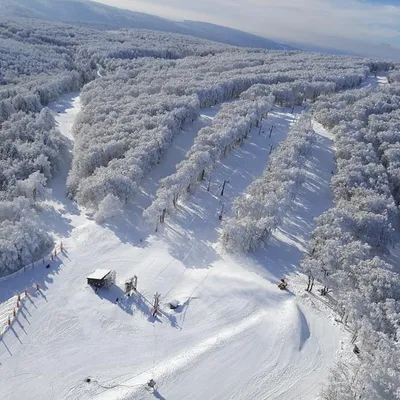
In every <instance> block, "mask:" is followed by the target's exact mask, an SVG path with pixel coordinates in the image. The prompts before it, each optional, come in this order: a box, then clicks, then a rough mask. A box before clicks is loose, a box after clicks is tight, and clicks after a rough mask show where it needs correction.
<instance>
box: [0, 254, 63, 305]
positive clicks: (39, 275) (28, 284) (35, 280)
mask: <svg viewBox="0 0 400 400" xmlns="http://www.w3.org/2000/svg"><path fill="white" fill-rule="evenodd" d="M48 264H50V268H46V265H48ZM62 266H64V264H63V262H62V260H61V259H60V258H58V257H56V258H55V259H54V260H53V261H48V260H45V262H44V264H43V262H42V261H39V262H36V263H35V266H34V267H33V268H32V267H29V268H26V269H25V272H23V269H22V270H21V272H19V273H18V274H17V275H14V276H12V277H10V278H9V279H5V280H4V281H2V282H0V303H2V302H4V301H6V300H8V299H10V298H11V297H12V296H14V295H16V294H23V293H24V290H25V289H27V290H28V292H29V293H30V296H29V297H28V301H29V300H30V299H31V298H32V297H33V298H35V297H36V296H38V293H37V291H36V284H39V287H40V290H41V291H42V294H43V292H45V291H46V290H47V287H48V285H49V284H51V283H52V282H53V276H55V275H57V274H58V273H59V271H60V270H61V268H62Z"/></svg>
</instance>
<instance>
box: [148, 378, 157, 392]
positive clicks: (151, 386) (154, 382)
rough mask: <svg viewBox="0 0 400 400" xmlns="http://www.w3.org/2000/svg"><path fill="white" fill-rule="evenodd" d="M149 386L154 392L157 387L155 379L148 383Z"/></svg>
mask: <svg viewBox="0 0 400 400" xmlns="http://www.w3.org/2000/svg"><path fill="white" fill-rule="evenodd" d="M147 386H148V387H149V388H151V389H153V390H154V388H155V386H156V381H155V380H154V379H153V378H151V379H150V380H149V381H148V382H147Z"/></svg>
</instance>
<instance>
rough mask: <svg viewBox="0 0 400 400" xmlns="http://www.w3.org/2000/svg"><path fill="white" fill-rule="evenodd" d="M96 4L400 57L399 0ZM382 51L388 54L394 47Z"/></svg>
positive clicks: (125, 0)
mask: <svg viewBox="0 0 400 400" xmlns="http://www.w3.org/2000/svg"><path fill="white" fill-rule="evenodd" d="M97 1H99V2H101V3H105V4H109V5H113V6H117V7H121V8H126V9H130V10H134V11H142V12H147V13H150V14H155V15H160V16H164V17H167V18H170V19H174V20H179V19H192V20H198V21H205V22H212V23H216V24H221V25H225V26H229V27H232V28H237V29H241V30H244V31H248V32H251V33H255V34H258V35H261V36H265V37H267V38H270V39H275V40H279V39H280V40H286V41H292V42H293V41H294V42H298V43H307V44H313V45H318V46H324V47H333V48H337V49H341V50H346V51H351V50H360V48H363V46H365V44H376V45H382V44H387V45H391V46H394V47H396V48H397V50H398V51H399V54H400V0H369V1H367V0H97ZM382 3H385V4H382ZM389 3H391V4H392V5H391V4H389ZM396 4H397V5H396ZM365 50H366V51H367V50H368V47H367V46H366V47H365ZM381 50H382V52H383V53H384V54H382V55H383V56H390V53H391V49H390V47H387V46H384V47H383V48H382V49H381Z"/></svg>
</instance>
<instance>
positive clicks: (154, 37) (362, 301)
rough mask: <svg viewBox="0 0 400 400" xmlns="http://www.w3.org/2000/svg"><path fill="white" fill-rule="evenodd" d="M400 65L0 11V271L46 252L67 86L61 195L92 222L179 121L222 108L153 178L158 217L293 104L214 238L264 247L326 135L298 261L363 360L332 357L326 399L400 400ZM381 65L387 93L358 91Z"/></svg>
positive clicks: (151, 211)
mask: <svg viewBox="0 0 400 400" xmlns="http://www.w3.org/2000/svg"><path fill="white" fill-rule="evenodd" d="M399 70H400V66H399V65H397V64H395V63H392V62H390V61H380V60H371V59H364V58H356V57H350V56H333V55H327V54H316V53H306V52H298V51H267V50H258V49H246V48H238V47H233V46H227V45H222V44H218V43H214V42H208V41H205V40H200V39H196V38H191V37H185V36H182V35H177V34H167V33H156V32H152V31H144V30H142V31H141V30H121V31H96V30H91V29H87V28H82V27H77V26H70V25H63V24H52V23H44V22H40V23H39V22H35V21H29V23H28V22H27V21H26V20H24V19H14V20H7V19H3V20H0V276H4V275H8V274H10V273H12V272H14V271H17V270H18V269H20V268H22V267H23V266H25V265H27V264H29V263H31V262H33V261H35V260H38V259H40V258H41V257H43V256H44V255H45V254H46V253H47V252H48V251H49V250H50V249H51V248H52V245H53V239H52V237H51V236H50V235H49V233H48V232H47V231H46V227H45V226H43V225H42V223H41V222H40V217H39V212H40V207H41V202H42V201H43V200H45V199H46V198H47V197H48V196H49V189H48V188H47V184H48V182H49V181H50V180H51V179H52V178H53V177H54V175H55V174H56V173H57V171H58V170H59V169H60V166H61V165H62V163H63V162H64V157H65V153H66V149H67V142H66V139H65V137H63V136H62V135H61V134H60V133H59V132H58V130H57V129H56V124H55V119H54V117H53V115H52V113H51V112H50V111H49V110H48V108H46V106H47V105H48V104H49V102H51V101H53V100H56V99H58V98H59V97H60V96H61V95H62V94H64V93H68V92H73V91H81V101H82V110H81V112H80V113H79V115H78V117H77V120H76V122H75V125H74V128H73V134H74V139H75V142H74V148H73V161H72V169H71V171H70V173H69V176H68V181H67V193H66V194H67V195H68V196H69V198H71V199H73V200H74V201H76V203H77V204H78V205H79V206H80V207H83V208H84V209H85V210H87V211H88V212H92V213H94V215H95V218H96V219H97V220H98V221H103V220H105V219H107V217H108V216H110V215H113V210H115V209H121V208H123V207H129V205H130V204H131V203H134V202H135V196H136V195H137V194H138V192H139V191H140V183H141V181H142V179H143V178H145V177H146V175H147V174H149V172H150V171H151V170H152V168H153V167H155V166H156V165H157V164H159V163H160V160H161V159H162V158H163V156H164V155H165V153H166V152H167V150H168V149H169V148H170V147H171V145H172V143H173V141H174V139H175V137H176V136H177V135H179V134H180V132H181V131H182V128H183V127H184V126H185V125H187V124H191V123H193V122H194V121H196V120H197V119H198V118H199V116H200V113H201V110H202V109H204V108H207V107H212V106H214V105H217V104H221V107H220V108H219V111H218V112H217V114H216V116H215V118H214V119H213V121H212V123H211V124H210V126H206V127H204V128H202V129H200V130H199V132H198V135H197V136H196V138H195V139H194V143H193V145H192V146H191V148H190V149H189V150H188V151H187V153H186V156H185V158H184V160H183V161H181V162H180V163H179V164H178V165H177V166H176V171H175V172H174V173H173V174H171V175H169V176H167V177H166V178H164V179H162V180H161V182H160V183H159V187H158V190H157V193H156V196H155V198H154V199H153V201H152V204H150V206H149V207H148V208H147V209H145V210H144V213H143V214H144V216H145V217H146V219H147V220H148V221H149V222H150V223H151V224H153V226H156V225H158V224H162V223H164V222H165V220H166V219H168V218H169V216H171V215H172V214H173V213H174V211H175V209H176V208H177V207H178V206H179V203H183V202H185V201H186V200H187V198H188V196H190V195H191V194H193V193H194V192H195V191H196V189H197V188H198V186H199V185H201V183H202V182H203V181H205V180H206V181H207V180H208V179H209V177H210V175H211V173H212V171H213V169H214V168H215V167H216V165H217V163H218V162H219V161H220V160H222V159H223V158H224V157H226V156H227V155H228V154H229V153H230V152H232V151H233V150H234V149H235V148H237V147H239V146H242V145H243V143H244V142H245V141H246V140H247V138H248V135H249V132H250V131H251V129H253V128H255V127H257V128H258V127H260V130H261V124H262V121H263V119H265V118H267V117H268V113H270V112H271V110H273V108H274V107H275V106H277V105H278V106H280V107H286V108H288V109H293V108H294V107H295V106H301V107H303V110H304V113H303V114H302V115H301V116H300V117H299V118H298V120H297V121H296V122H295V123H294V124H293V125H292V127H291V129H290V130H289V133H288V135H287V137H286V139H285V140H284V141H283V142H282V143H281V144H280V145H279V146H278V147H277V148H276V149H272V148H271V151H273V152H272V154H271V158H270V161H269V164H268V166H267V168H266V169H265V170H264V171H263V173H262V175H261V176H259V177H258V178H257V179H255V180H254V181H253V182H252V183H251V184H250V186H248V187H247V189H246V190H245V191H244V192H243V193H241V194H240V195H239V196H238V197H237V198H236V199H235V201H234V204H233V207H232V210H231V211H230V214H229V215H228V217H227V218H225V219H224V221H223V222H222V230H221V236H220V243H221V244H222V246H223V247H224V248H225V249H226V250H227V251H234V252H243V253H248V252H254V251H256V250H258V249H260V248H262V247H265V246H267V245H268V242H269V239H270V237H271V235H272V233H273V231H274V230H275V229H276V228H277V227H278V226H279V225H280V224H281V222H282V220H283V219H284V218H285V214H286V210H287V209H288V207H290V204H291V203H292V202H293V201H294V199H295V198H296V195H297V192H298V190H299V187H301V185H302V184H303V182H304V171H303V169H304V165H305V163H306V161H307V160H308V159H309V157H310V156H311V154H312V150H313V146H314V143H315V132H314V128H313V124H314V123H315V121H316V122H318V123H320V124H322V125H323V126H324V127H325V128H327V129H330V131H331V132H332V133H333V135H334V142H335V146H336V159H335V162H336V171H332V180H331V189H332V192H333V197H334V206H333V207H332V208H331V209H329V210H328V211H326V212H325V213H323V214H322V215H321V216H319V217H318V218H317V220H316V228H315V230H314V232H313V234H312V238H311V241H310V243H309V244H308V253H307V255H306V257H305V258H304V259H303V261H302V264H301V268H302V270H303V272H304V273H305V274H306V275H307V276H308V279H309V285H308V288H307V289H308V290H309V291H311V290H312V289H313V284H314V281H316V282H319V283H322V285H323V286H324V289H323V292H324V293H323V294H325V295H326V294H328V293H331V292H333V293H334V296H333V298H334V300H332V301H333V302H334V306H335V308H336V310H337V311H338V313H339V314H340V318H341V320H342V321H343V322H345V323H346V324H348V325H349V326H351V328H352V330H353V331H354V332H355V336H356V337H357V340H359V341H360V340H361V341H362V343H363V348H364V351H363V353H362V355H361V356H360V360H361V363H360V364H359V365H358V366H357V367H355V368H353V369H350V370H348V369H345V367H344V366H343V365H338V366H337V368H336V369H335V370H334V372H333V373H332V379H331V381H330V385H329V386H328V387H327V388H326V390H325V393H324V396H325V398H326V399H329V400H336V399H337V400H342V399H349V400H350V399H354V398H360V399H370V400H373V399H380V398H382V399H396V398H397V399H400V394H399V393H400V365H399V360H400V346H399V342H398V335H399V329H400V328H399V324H400V322H399V316H400V286H399V267H398V265H395V264H394V262H393V259H392V254H391V250H392V248H393V245H394V243H395V242H396V240H398V239H397V238H398V229H399V225H400V224H399V209H398V207H399V205H400V72H399ZM381 71H386V72H388V84H387V85H386V86H384V87H371V86H368V87H361V86H362V84H363V82H364V81H365V79H366V78H367V77H368V76H369V75H370V74H373V73H378V72H381ZM222 103H224V104H222ZM346 368H347V367H346Z"/></svg>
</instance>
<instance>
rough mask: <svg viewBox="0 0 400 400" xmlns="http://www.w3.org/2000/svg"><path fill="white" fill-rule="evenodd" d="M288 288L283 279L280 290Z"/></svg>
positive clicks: (279, 286)
mask: <svg viewBox="0 0 400 400" xmlns="http://www.w3.org/2000/svg"><path fill="white" fill-rule="evenodd" d="M286 287H287V282H286V281H285V280H284V279H283V278H282V279H281V283H280V284H279V285H278V288H279V289H281V290H284V289H286Z"/></svg>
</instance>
